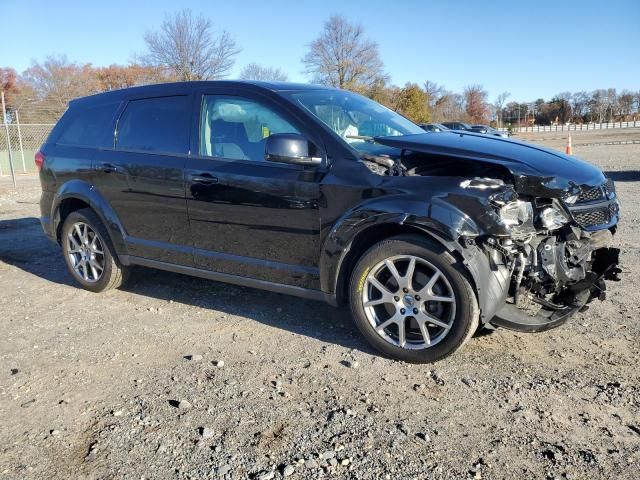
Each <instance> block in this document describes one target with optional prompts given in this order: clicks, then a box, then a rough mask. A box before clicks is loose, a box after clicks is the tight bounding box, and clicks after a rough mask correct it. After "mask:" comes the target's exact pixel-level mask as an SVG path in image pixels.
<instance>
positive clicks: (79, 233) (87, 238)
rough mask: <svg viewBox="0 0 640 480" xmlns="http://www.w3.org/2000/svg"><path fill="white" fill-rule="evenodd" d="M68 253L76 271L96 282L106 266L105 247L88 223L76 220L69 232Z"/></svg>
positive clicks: (85, 278)
mask: <svg viewBox="0 0 640 480" xmlns="http://www.w3.org/2000/svg"><path fill="white" fill-rule="evenodd" d="M67 255H68V257H69V261H70V263H71V266H72V267H73V270H74V271H75V273H76V274H77V275H78V276H79V277H80V278H81V279H82V280H84V281H85V282H89V283H95V282H97V281H98V280H100V278H101V277H102V274H103V272H104V267H105V257H104V247H103V245H102V241H101V240H100V237H99V236H98V234H97V233H96V232H95V231H94V230H93V229H92V228H91V227H90V226H89V225H88V224H86V223H84V222H76V223H74V224H73V225H72V226H71V229H70V230H69V233H68V234H67Z"/></svg>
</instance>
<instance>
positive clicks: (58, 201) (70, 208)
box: [51, 180, 128, 264]
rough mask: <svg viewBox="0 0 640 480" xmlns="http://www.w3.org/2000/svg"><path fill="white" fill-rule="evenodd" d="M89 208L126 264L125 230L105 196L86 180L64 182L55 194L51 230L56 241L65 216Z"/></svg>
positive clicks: (59, 238) (59, 239) (120, 258)
mask: <svg viewBox="0 0 640 480" xmlns="http://www.w3.org/2000/svg"><path fill="white" fill-rule="evenodd" d="M83 208H90V209H91V210H92V211H93V212H94V213H95V214H96V215H97V216H98V218H99V219H100V221H101V222H102V224H103V225H104V226H105V228H106V230H107V233H108V234H109V239H110V240H111V244H112V245H113V247H114V249H115V253H116V254H117V256H118V257H119V260H120V261H121V262H122V263H125V264H126V259H127V256H128V251H127V248H126V244H125V241H124V239H125V237H126V235H125V231H124V228H123V226H122V223H121V222H120V219H119V218H118V216H117V214H116V213H115V211H114V210H113V208H112V207H111V205H109V203H108V202H107V201H106V200H105V198H104V197H103V196H102V195H101V194H100V193H99V192H98V191H97V190H96V189H95V188H94V187H93V186H92V185H91V184H90V183H88V182H85V181H82V180H72V181H70V182H67V183H65V184H64V185H63V186H62V187H60V189H58V191H57V192H56V194H55V197H54V200H53V203H52V206H51V218H52V222H53V232H54V234H55V237H56V240H57V241H58V243H60V241H61V234H62V225H63V224H64V221H65V219H66V218H67V216H68V215H69V214H70V213H72V212H75V211H77V210H81V209H83Z"/></svg>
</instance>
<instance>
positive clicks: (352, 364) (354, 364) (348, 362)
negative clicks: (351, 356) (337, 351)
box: [342, 360, 360, 368]
mask: <svg viewBox="0 0 640 480" xmlns="http://www.w3.org/2000/svg"><path fill="white" fill-rule="evenodd" d="M342 364H343V365H344V366H345V367H347V368H358V367H359V366H360V362H358V361H357V360H345V361H344V362H342Z"/></svg>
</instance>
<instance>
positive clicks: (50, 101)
mask: <svg viewBox="0 0 640 480" xmlns="http://www.w3.org/2000/svg"><path fill="white" fill-rule="evenodd" d="M144 42H145V47H146V48H145V51H144V52H142V53H141V54H140V55H136V56H135V57H134V59H133V60H132V61H130V62H129V64H127V65H110V66H108V67H94V66H93V65H91V64H90V63H78V62H72V61H69V60H68V59H67V57H66V56H64V55H50V56H48V57H46V58H45V59H44V60H42V61H40V62H37V61H34V62H32V65H31V67H29V68H28V69H26V70H25V71H24V72H22V73H21V74H18V73H17V72H16V71H15V70H14V69H13V68H11V67H4V68H0V88H1V89H2V90H3V91H4V92H5V97H6V102H7V108H8V110H9V111H10V112H16V111H19V113H20V118H21V121H22V122H24V123H39V122H53V121H55V120H56V119H57V118H59V117H60V115H62V113H63V112H64V110H65V109H66V107H67V104H68V102H69V100H71V99H73V98H76V97H80V96H85V95H89V94H92V93H98V92H104V91H109V90H114V89H119V88H126V87H131V86H136V85H145V84H151V83H159V82H171V81H190V80H216V79H222V78H226V77H228V76H229V74H230V72H231V70H232V68H233V67H234V65H235V61H236V57H237V55H238V54H239V53H240V51H241V49H240V47H239V46H238V45H237V43H236V41H235V40H234V38H233V37H232V35H231V34H230V33H229V32H228V31H226V30H216V29H215V28H214V25H213V23H212V21H211V20H210V19H209V18H206V17H204V16H202V15H194V14H193V13H192V12H191V11H190V10H182V11H180V12H177V13H174V14H167V15H166V16H165V19H164V21H163V22H162V24H161V25H160V27H159V28H158V29H157V30H155V31H150V32H146V33H145V34H144ZM307 47H308V50H307V53H306V54H305V55H304V57H303V58H302V59H301V62H302V65H303V69H304V70H303V71H304V73H305V74H306V75H307V76H308V78H309V80H310V81H311V82H313V83H318V84H321V85H327V86H331V87H337V88H343V89H347V90H352V91H355V92H358V93H361V94H363V95H366V96H368V97H370V98H372V99H374V100H376V101H378V102H380V103H382V104H383V105H386V106H387V107H389V108H391V109H393V110H395V111H397V112H399V113H401V114H402V115H404V116H406V117H407V118H409V119H411V120H413V121H414V122H418V123H419V122H442V121H446V120H458V121H466V122H470V123H483V124H488V123H492V124H494V125H498V126H514V125H517V124H518V123H519V124H521V125H532V124H537V125H550V124H564V123H567V122H572V123H583V122H605V121H619V120H620V121H624V120H635V119H636V118H638V117H639V116H640V91H635V92H632V91H628V90H624V91H621V92H618V91H617V90H616V89H615V88H609V89H599V90H595V91H593V92H574V93H572V92H563V93H559V94H558V95H556V96H554V97H553V98H552V99H550V100H548V101H546V100H544V99H542V98H540V99H538V100H535V101H534V102H522V103H521V102H514V101H512V102H507V100H508V99H509V97H510V94H509V93H508V92H503V93H500V94H499V95H498V96H497V97H496V98H495V99H494V100H493V101H490V100H489V94H488V92H487V91H486V90H485V89H484V88H483V87H482V86H481V85H475V84H474V85H469V86H467V87H465V88H464V89H463V91H462V92H452V91H449V90H447V89H446V87H444V86H443V85H438V84H437V83H435V82H433V81H430V80H426V81H423V82H421V83H415V82H410V83H407V84H405V85H404V86H397V85H393V84H391V83H390V76H389V74H388V73H387V72H386V71H385V68H384V62H383V61H382V58H381V56H380V51H379V48H378V44H377V43H376V42H375V41H373V40H372V39H370V38H369V37H367V35H366V32H365V30H364V28H363V27H362V26H361V25H358V24H355V23H352V22H349V21H348V20H347V19H346V18H344V17H342V16H339V15H334V16H331V17H330V18H329V19H328V20H327V21H326V22H325V23H324V26H323V28H322V31H321V32H320V33H319V35H318V37H316V38H315V39H314V40H313V41H312V42H311V43H310V44H309V45H308V46H307ZM239 77H240V78H241V79H247V80H267V81H286V80H287V79H288V75H287V73H286V72H284V71H282V70H281V69H279V68H277V67H274V66H265V65H260V64H258V63H250V64H248V65H245V66H244V68H242V69H241V72H240V75H239Z"/></svg>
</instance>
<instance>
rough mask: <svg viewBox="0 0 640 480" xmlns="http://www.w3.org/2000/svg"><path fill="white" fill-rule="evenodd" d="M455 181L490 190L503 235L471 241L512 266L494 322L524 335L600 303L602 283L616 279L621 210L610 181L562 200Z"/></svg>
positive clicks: (498, 184) (489, 183)
mask: <svg viewBox="0 0 640 480" xmlns="http://www.w3.org/2000/svg"><path fill="white" fill-rule="evenodd" d="M461 186H462V187H463V188H470V189H473V188H476V189H478V188H483V189H492V190H493V191H494V193H492V194H490V195H489V197H488V198H489V204H490V205H491V206H493V207H494V208H495V211H496V214H497V217H498V220H497V221H498V222H499V223H501V224H502V225H503V226H504V227H505V233H507V232H508V233H507V234H506V235H488V236H479V237H478V238H476V239H475V241H476V243H477V244H478V245H479V246H480V247H481V248H483V249H484V250H485V251H487V252H489V253H491V252H492V251H493V253H494V254H489V258H496V255H495V253H497V254H498V258H501V260H502V264H503V266H506V268H508V269H509V271H510V281H509V282H508V290H507V291H506V296H505V300H504V304H503V306H502V307H501V308H500V309H498V311H497V312H496V314H495V316H494V317H493V318H492V319H491V323H492V324H495V325H499V326H502V327H505V328H510V329H514V330H519V331H529V332H536V331H543V330H547V329H550V328H553V327H556V326H558V325H560V324H562V323H563V322H564V321H566V320H567V319H568V318H569V317H570V316H571V315H572V314H573V313H575V312H577V311H579V310H581V309H583V308H585V306H586V304H587V303H589V302H590V301H592V300H593V299H595V298H597V299H600V300H604V298H605V291H606V285H605V280H614V281H617V280H619V273H620V269H619V268H618V261H619V258H618V257H619V250H618V249H617V248H612V247H611V244H612V239H613V234H614V232H615V225H616V224H617V221H618V215H619V203H618V200H617V198H616V195H615V187H614V185H613V182H611V181H609V180H607V181H605V182H604V183H603V184H602V185H598V186H595V187H594V186H590V185H587V186H580V187H577V189H573V191H570V192H564V193H563V198H545V197H533V196H527V195H521V194H519V193H518V192H516V190H515V187H514V186H512V185H510V184H508V183H505V182H503V181H502V180H491V179H479V178H477V179H473V180H466V181H463V182H462V185H461ZM545 193H547V192H545Z"/></svg>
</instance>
